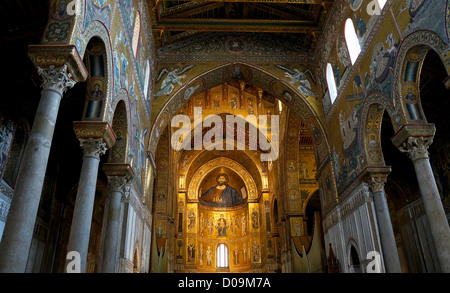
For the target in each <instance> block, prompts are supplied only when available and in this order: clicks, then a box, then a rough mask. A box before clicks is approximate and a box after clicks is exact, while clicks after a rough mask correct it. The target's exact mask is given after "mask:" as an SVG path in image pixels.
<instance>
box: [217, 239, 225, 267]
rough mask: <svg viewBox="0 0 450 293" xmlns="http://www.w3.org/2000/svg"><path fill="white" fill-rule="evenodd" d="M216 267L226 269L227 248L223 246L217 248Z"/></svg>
mask: <svg viewBox="0 0 450 293" xmlns="http://www.w3.org/2000/svg"><path fill="white" fill-rule="evenodd" d="M216 255H217V267H218V268H227V267H228V247H227V246H226V245H225V244H223V243H222V244H220V245H219V246H218V247H217V253H216Z"/></svg>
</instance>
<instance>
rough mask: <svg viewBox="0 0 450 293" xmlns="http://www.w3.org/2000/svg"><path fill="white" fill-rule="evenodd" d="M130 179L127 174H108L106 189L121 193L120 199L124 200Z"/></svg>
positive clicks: (128, 191)
mask: <svg viewBox="0 0 450 293" xmlns="http://www.w3.org/2000/svg"><path fill="white" fill-rule="evenodd" d="M131 179H132V178H131V177H129V176H108V189H109V190H110V191H115V192H120V193H122V200H126V199H127V198H128V195H129V193H130V183H131Z"/></svg>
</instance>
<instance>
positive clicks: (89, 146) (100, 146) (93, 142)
mask: <svg viewBox="0 0 450 293" xmlns="http://www.w3.org/2000/svg"><path fill="white" fill-rule="evenodd" d="M80 146H81V148H82V149H83V153H84V156H87V157H96V158H100V156H101V155H104V154H105V153H106V150H107V149H106V143H104V142H103V139H101V138H100V139H92V138H89V139H80Z"/></svg>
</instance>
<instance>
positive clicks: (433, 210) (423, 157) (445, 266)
mask: <svg viewBox="0 0 450 293" xmlns="http://www.w3.org/2000/svg"><path fill="white" fill-rule="evenodd" d="M432 143H433V136H428V137H415V136H410V137H408V139H407V140H406V141H405V142H403V144H402V145H401V146H400V147H399V149H400V151H401V152H404V153H407V154H408V155H409V157H410V159H411V160H412V162H413V164H414V169H415V171H416V177H417V182H418V184H419V189H420V194H421V196H422V202H423V206H424V209H425V214H426V215H427V218H428V223H429V225H430V230H431V231H430V232H431V235H432V237H433V240H434V246H435V248H436V253H437V256H438V259H439V264H440V268H441V272H443V273H450V229H449V225H448V222H447V218H446V216H445V212H444V207H443V205H442V202H441V198H440V196H439V191H438V188H437V186H436V181H435V178H434V176H433V171H432V169H431V165H430V159H429V156H428V155H429V154H428V147H429V146H430V145H431V144H432Z"/></svg>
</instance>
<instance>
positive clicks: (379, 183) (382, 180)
mask: <svg viewBox="0 0 450 293" xmlns="http://www.w3.org/2000/svg"><path fill="white" fill-rule="evenodd" d="M386 181H387V178H386V176H373V177H370V181H369V187H370V189H371V190H372V192H373V193H375V192H380V191H383V190H384V184H386Z"/></svg>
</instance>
